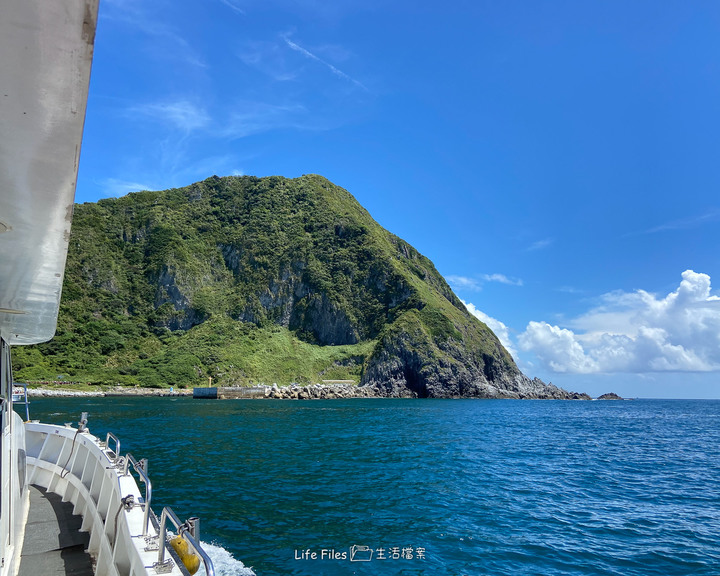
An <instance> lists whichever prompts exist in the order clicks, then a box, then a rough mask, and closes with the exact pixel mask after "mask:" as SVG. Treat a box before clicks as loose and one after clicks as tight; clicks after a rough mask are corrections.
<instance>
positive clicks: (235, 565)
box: [196, 542, 256, 576]
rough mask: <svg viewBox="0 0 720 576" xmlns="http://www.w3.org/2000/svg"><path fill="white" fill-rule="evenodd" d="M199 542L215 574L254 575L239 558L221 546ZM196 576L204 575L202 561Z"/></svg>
mask: <svg viewBox="0 0 720 576" xmlns="http://www.w3.org/2000/svg"><path fill="white" fill-rule="evenodd" d="M201 544H202V547H203V549H204V550H205V552H207V554H208V556H210V559H211V560H212V562H213V566H214V567H215V576H256V574H255V572H253V571H252V568H248V567H247V566H245V564H243V563H242V562H240V560H237V559H236V558H233V555H232V554H230V552H228V551H227V550H225V548H223V547H222V546H216V545H215V544H208V543H207V542H201ZM196 576H206V573H205V566H203V565H202V563H201V564H200V570H198V571H197V574H196Z"/></svg>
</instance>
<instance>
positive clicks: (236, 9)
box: [220, 0, 245, 14]
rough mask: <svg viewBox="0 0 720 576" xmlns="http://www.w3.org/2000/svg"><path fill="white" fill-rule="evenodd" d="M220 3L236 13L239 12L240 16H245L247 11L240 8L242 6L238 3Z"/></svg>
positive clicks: (229, 0)
mask: <svg viewBox="0 0 720 576" xmlns="http://www.w3.org/2000/svg"><path fill="white" fill-rule="evenodd" d="M220 2H222V3H223V4H225V6H227V7H228V8H230V9H231V10H233V11H234V12H237V13H238V14H245V10H243V9H242V8H240V6H239V5H238V2H236V1H234V0H220Z"/></svg>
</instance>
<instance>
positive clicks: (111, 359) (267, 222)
mask: <svg viewBox="0 0 720 576" xmlns="http://www.w3.org/2000/svg"><path fill="white" fill-rule="evenodd" d="M398 335H403V336H402V338H405V335H408V338H409V340H408V342H407V345H408V346H410V347H413V346H416V345H417V346H416V347H417V349H418V350H423V352H422V354H423V357H422V358H421V359H420V360H418V361H419V362H420V364H421V365H422V366H421V368H422V367H423V366H424V367H426V368H427V367H428V366H430V365H432V364H433V363H438V362H442V361H444V362H446V363H447V362H450V363H451V364H452V362H456V363H457V362H460V361H462V362H463V363H467V362H468V360H467V358H471V360H470V361H469V362H471V363H472V362H475V363H476V364H478V369H480V370H481V371H482V370H483V369H484V370H485V373H486V375H487V366H488V365H492V366H495V367H501V368H502V369H503V370H509V371H510V372H516V371H517V368H516V367H515V365H514V363H513V361H512V359H511V358H510V357H509V355H508V354H507V352H506V351H505V350H504V349H503V348H502V346H501V345H500V343H499V342H498V340H497V338H495V336H494V335H493V334H492V332H491V331H490V330H489V329H488V328H487V327H486V326H485V325H484V324H482V323H480V322H479V321H477V320H476V319H475V318H474V317H472V316H471V315H470V314H468V312H467V311H466V310H465V308H464V306H462V303H461V302H460V301H459V300H458V299H457V297H456V296H455V295H454V294H453V293H452V291H451V290H450V288H449V287H448V285H447V284H446V282H445V281H444V280H443V278H442V277H441V276H440V275H439V274H438V272H437V271H436V270H435V267H434V266H433V264H432V263H431V262H430V261H429V260H428V259H427V258H425V257H424V256H422V255H420V254H419V253H418V252H417V251H416V250H415V249H414V248H413V247H412V246H410V245H409V244H407V243H406V242H404V241H403V240H401V239H400V238H397V237H396V236H394V235H392V234H390V233H389V232H387V231H386V230H384V229H383V228H382V227H381V226H379V225H378V224H377V223H376V222H375V221H374V220H373V219H372V218H371V217H370V215H369V214H368V213H367V211H366V210H365V209H363V208H362V206H360V204H358V202H357V201H356V200H355V199H354V198H353V197H352V196H351V195H350V194H349V193H348V192H347V191H345V190H343V189H342V188H339V187H337V186H335V185H333V184H332V183H330V182H329V181H327V180H326V179H324V178H322V177H320V176H315V175H309V176H303V177H301V178H297V179H292V180H290V179H285V178H281V177H270V178H262V179H260V178H254V177H248V176H243V177H226V178H218V177H212V178H208V179H207V180H205V181H203V182H198V183H196V184H193V185H191V186H188V187H185V188H180V189H172V190H166V191H163V192H139V193H135V194H129V195H127V196H125V197H122V198H118V199H107V200H101V201H99V202H98V203H95V204H90V203H88V204H82V205H77V206H76V209H75V215H74V219H73V229H72V237H71V241H70V251H69V254H68V264H67V269H66V275H65V282H64V288H63V295H62V302H61V308H60V317H59V322H58V331H57V335H56V337H55V339H54V340H52V341H51V342H48V343H45V344H41V345H38V346H33V347H27V348H17V349H16V350H15V352H14V366H15V370H16V378H17V379H20V380H22V379H24V380H56V379H64V380H71V381H81V382H88V383H104V384H116V383H119V384H127V385H138V384H139V385H144V386H170V385H174V386H193V385H200V384H203V383H206V382H207V379H208V377H209V376H211V377H213V379H214V382H215V383H216V384H218V385H235V384H250V383H253V382H254V383H257V382H265V383H268V384H270V383H273V382H277V383H278V384H286V383H289V382H293V381H296V382H301V383H305V382H317V381H320V380H322V379H352V380H355V381H357V382H360V381H361V379H363V378H364V376H365V374H366V371H367V368H368V366H369V365H370V364H372V362H373V361H378V359H379V358H380V357H381V356H382V355H383V353H386V352H387V350H388V348H387V342H388V341H389V339H394V340H393V341H394V342H397V339H398V337H399V336H398ZM403 341H404V340H403ZM461 348H462V349H463V352H462V354H460V356H461V357H462V358H459V357H458V354H457V353H455V352H453V350H459V349H461ZM483 367H485V368H483ZM417 369H418V370H419V369H420V368H417ZM423 369H424V368H423ZM406 370H407V369H406ZM413 370H415V368H413ZM411 376H412V375H408V378H411Z"/></svg>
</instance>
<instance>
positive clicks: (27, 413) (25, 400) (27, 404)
mask: <svg viewBox="0 0 720 576" xmlns="http://www.w3.org/2000/svg"><path fill="white" fill-rule="evenodd" d="M16 386H22V389H23V401H22V402H20V401H19V400H18V401H17V403H18V404H25V422H30V402H29V401H28V393H27V384H26V383H25V382H13V387H12V389H11V390H10V392H11V394H12V396H14V395H15V392H14V389H15V387H16ZM15 402H16V401H15V400H13V404H14V403H15Z"/></svg>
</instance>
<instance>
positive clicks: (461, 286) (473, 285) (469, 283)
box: [445, 274, 482, 290]
mask: <svg viewBox="0 0 720 576" xmlns="http://www.w3.org/2000/svg"><path fill="white" fill-rule="evenodd" d="M445 280H447V281H448V283H449V284H450V286H452V287H453V288H454V289H456V290H482V282H480V281H479V280H477V279H476V278H468V277H467V276H457V275H455V274H450V275H449V276H445Z"/></svg>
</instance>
